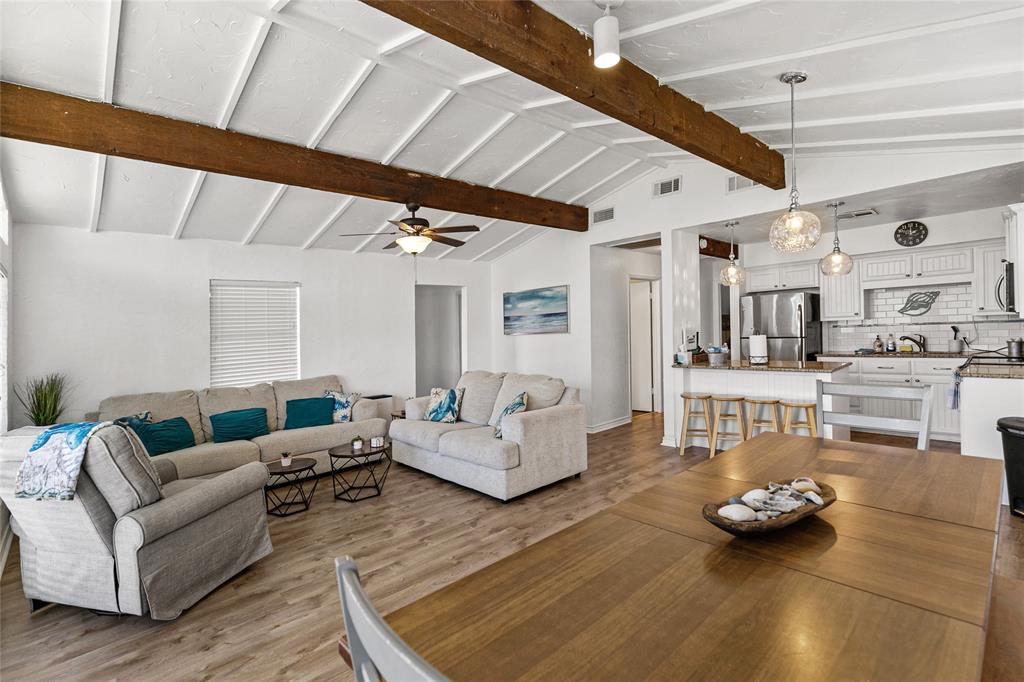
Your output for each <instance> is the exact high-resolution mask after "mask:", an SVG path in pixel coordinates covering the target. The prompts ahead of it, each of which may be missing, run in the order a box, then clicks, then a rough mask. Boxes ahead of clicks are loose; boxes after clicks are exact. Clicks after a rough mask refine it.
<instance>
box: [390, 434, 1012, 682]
mask: <svg viewBox="0 0 1024 682" xmlns="http://www.w3.org/2000/svg"><path fill="white" fill-rule="evenodd" d="M798 476H810V477H812V478H813V479H815V480H816V481H822V482H825V483H828V484H829V485H831V486H832V487H833V488H835V490H836V493H837V496H838V499H837V501H836V502H835V503H834V504H833V505H831V506H830V507H828V508H826V509H824V510H822V511H821V512H820V513H818V514H817V515H815V516H812V517H809V518H807V519H805V520H802V521H800V522H799V523H797V524H794V525H793V526H790V527H788V528H786V529H783V530H780V531H777V532H775V533H771V534H767V535H764V536H761V537H757V538H736V537H733V536H732V535H729V534H727V533H725V532H724V531H722V530H719V529H718V528H716V527H714V526H712V525H711V524H709V523H708V522H707V521H705V520H704V519H703V518H702V516H701V508H702V507H703V505H704V504H705V503H707V502H718V501H721V500H724V499H727V498H728V497H730V496H732V495H740V494H742V493H744V492H745V491H747V490H749V489H751V488H754V487H761V486H764V485H765V484H766V483H768V482H769V481H777V482H788V481H790V480H792V479H793V478H796V477H798ZM1001 481H1002V467H1001V462H999V461H997V460H989V459H980V458H973V457H965V456H961V455H957V454H950V453H939V452H922V451H917V450H909V449H903V448H895V447H885V446H878V445H869V444H862V443H850V442H846V441H833V440H824V439H817V438H808V437H803V436H793V435H784V434H778V433H767V434H762V435H760V436H758V437H757V438H753V439H751V440H748V441H746V442H743V443H741V444H739V445H737V446H736V447H734V448H732V449H730V450H728V451H726V452H724V453H722V454H720V455H718V456H717V457H715V458H713V459H710V460H707V461H705V462H702V463H700V464H698V465H696V466H694V467H693V468H691V469H689V470H687V471H684V472H682V473H680V474H678V475H676V476H674V477H673V478H670V479H668V480H666V481H664V482H662V483H660V484H658V485H655V486H654V487H652V488H649V489H647V490H645V491H643V492H641V493H639V494H637V495H634V496H632V497H630V498H629V499H627V500H625V501H623V502H620V503H618V504H616V505H614V506H612V507H610V508H609V509H607V510H605V511H603V512H600V513H598V514H596V515H594V516H591V517H589V518H587V519H585V520H584V521H581V522H579V523H577V524H575V525H573V526H571V527H569V528H567V529H565V530H563V531H561V532H558V533H556V534H554V535H552V536H550V537H548V538H546V539H544V540H542V541H540V542H538V543H536V544H534V545H531V546H529V547H526V548H525V549H523V550H521V551H519V552H517V553H515V554H513V555H511V556H509V557H507V558H505V559H502V560H500V561H498V562H497V563H494V564H492V565H490V566H488V567H487V568H484V569H482V570H480V571H478V572H476V573H474V574H472V575H470V576H467V577H466V578H463V579H462V580H459V581H458V582H455V583H453V584H451V585H449V586H447V587H445V588H443V589H441V590H438V591H437V592H434V593H432V594H430V595H428V596H426V597H424V598H422V599H420V600H418V601H416V602H414V603H412V604H410V605H408V606H406V607H404V608H402V609H400V610H398V611H396V612H394V613H392V614H391V615H390V616H388V618H387V620H388V622H389V623H390V625H391V627H392V628H394V630H395V631H396V632H397V633H398V634H399V635H400V636H401V637H402V638H403V639H404V640H405V641H406V642H407V643H408V644H409V645H410V646H412V648H413V649H415V650H416V651H418V652H419V653H420V654H422V655H423V656H424V657H425V658H426V659H427V660H428V661H429V662H430V663H431V664H433V665H434V666H435V667H437V668H438V669H439V670H440V671H441V672H443V673H444V674H445V675H447V676H448V677H450V678H451V679H452V680H456V681H460V680H473V681H482V680H590V681H593V680H604V679H608V680H644V679H652V680H729V681H730V682H736V681H737V680H742V681H747V680H786V681H787V682H791V681H795V680H900V681H901V682H906V681H908V680H943V681H951V680H976V679H978V677H979V675H980V671H981V663H982V656H983V652H984V644H985V626H986V620H987V610H988V603H989V591H990V589H991V585H992V571H993V557H994V550H995V547H996V541H997V535H996V533H997V527H998V526H997V519H998V512H999V501H1000V493H1001ZM522 522H523V523H529V522H530V520H529V518H524V519H523V520H522Z"/></svg>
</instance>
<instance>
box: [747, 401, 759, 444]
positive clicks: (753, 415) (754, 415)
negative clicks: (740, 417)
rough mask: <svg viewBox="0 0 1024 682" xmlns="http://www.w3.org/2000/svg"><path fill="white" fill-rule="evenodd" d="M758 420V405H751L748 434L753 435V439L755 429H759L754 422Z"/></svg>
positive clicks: (748, 407) (748, 413)
mask: <svg viewBox="0 0 1024 682" xmlns="http://www.w3.org/2000/svg"><path fill="white" fill-rule="evenodd" d="M756 418H757V405H756V404H754V403H751V404H749V405H747V433H749V434H751V437H753V434H754V429H755V428H757V427H756V426H754V420H755V419H756Z"/></svg>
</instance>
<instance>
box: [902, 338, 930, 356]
mask: <svg viewBox="0 0 1024 682" xmlns="http://www.w3.org/2000/svg"><path fill="white" fill-rule="evenodd" d="M900 341H910V342H911V343H914V344H917V350H918V352H919V353H924V352H926V351H925V345H926V344H927V341H925V338H924V334H910V335H904V336H901V337H900Z"/></svg>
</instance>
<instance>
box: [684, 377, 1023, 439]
mask: <svg viewBox="0 0 1024 682" xmlns="http://www.w3.org/2000/svg"><path fill="white" fill-rule="evenodd" d="M849 367H850V363H849V362H818V361H806V362H799V361H790V360H771V361H769V362H768V364H766V365H751V364H750V363H748V362H741V363H738V364H726V365H722V366H716V367H712V366H711V365H709V364H707V363H706V362H704V363H697V364H691V365H682V364H678V363H676V364H673V365H672V380H673V386H674V392H673V393H674V396H675V401H676V410H675V414H677V415H682V414H683V409H682V407H683V399H682V394H683V393H710V394H712V395H738V396H743V397H745V398H777V399H779V400H796V401H802V402H809V403H813V402H814V401H815V400H816V399H817V381H818V380H819V379H821V380H822V381H833V382H845V381H847V380H848V377H849V374H848V368H849ZM1022 385H1024V382H1022ZM825 400H826V407H829V408H830V409H832V408H833V407H834V408H835V409H839V410H845V409H847V405H848V403H847V402H846V401H847V399H846V398H841V397H832V396H826V397H825ZM833 401H835V402H834V403H833ZM677 421H678V422H679V423H677V424H675V429H674V434H675V443H674V444H675V446H676V447H678V446H679V436H680V434H681V433H682V422H681V420H677ZM698 421H699V420H697V421H695V422H694V423H695V424H696V423H697V422H698ZM833 429H835V433H833ZM818 435H820V436H824V437H825V438H832V437H836V438H840V439H847V438H849V429H846V428H844V427H831V426H826V427H825V428H824V433H820V434H818ZM689 444H690V445H696V446H698V447H707V439H705V438H701V437H693V438H691V439H690V442H689ZM666 445H668V443H666ZM733 445H735V443H721V444H720V446H721V447H723V448H727V447H731V446H733Z"/></svg>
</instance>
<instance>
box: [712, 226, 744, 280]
mask: <svg viewBox="0 0 1024 682" xmlns="http://www.w3.org/2000/svg"><path fill="white" fill-rule="evenodd" d="M739 224H740V221H738V220H730V221H729V222H727V223H726V224H725V226H726V227H728V228H729V264H728V265H726V266H725V267H724V268H722V272H721V273H720V274H719V275H718V281H719V282H721V283H722V286H727V287H738V286H739V285H741V284H743V280H744V279H745V278H746V276H747V273H746V271H744V270H743V266H742V265H740V264H739V262H738V261H737V260H736V251H735V249H734V248H733V242H734V239H733V237H734V236H735V228H736V226H737V225H739Z"/></svg>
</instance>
